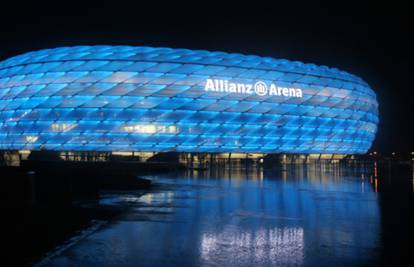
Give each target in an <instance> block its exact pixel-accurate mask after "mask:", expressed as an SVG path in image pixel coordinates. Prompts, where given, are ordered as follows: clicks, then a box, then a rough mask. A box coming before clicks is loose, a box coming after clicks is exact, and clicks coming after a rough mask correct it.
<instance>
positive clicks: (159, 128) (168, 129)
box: [121, 124, 178, 134]
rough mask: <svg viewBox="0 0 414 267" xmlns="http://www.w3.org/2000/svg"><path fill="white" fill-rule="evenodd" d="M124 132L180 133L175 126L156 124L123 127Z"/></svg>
mask: <svg viewBox="0 0 414 267" xmlns="http://www.w3.org/2000/svg"><path fill="white" fill-rule="evenodd" d="M121 129H122V131H124V132H129V133H132V132H135V133H146V134H154V133H178V127H177V126H175V125H170V126H165V125H155V124H136V125H126V126H123V127H122V128H121Z"/></svg>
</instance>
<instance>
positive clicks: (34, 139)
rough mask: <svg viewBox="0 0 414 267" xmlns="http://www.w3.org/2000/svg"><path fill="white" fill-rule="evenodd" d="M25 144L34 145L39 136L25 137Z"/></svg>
mask: <svg viewBox="0 0 414 267" xmlns="http://www.w3.org/2000/svg"><path fill="white" fill-rule="evenodd" d="M25 139H26V142H28V143H34V142H36V141H37V140H38V139H39V136H35V135H28V136H25Z"/></svg>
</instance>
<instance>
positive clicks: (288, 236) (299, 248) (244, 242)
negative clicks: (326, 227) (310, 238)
mask: <svg viewBox="0 0 414 267" xmlns="http://www.w3.org/2000/svg"><path fill="white" fill-rule="evenodd" d="M303 248H304V239H303V228H299V227H297V228H282V229H281V228H273V229H265V228H262V229H258V230H257V231H253V232H240V231H238V230H237V229H231V228H227V229H225V230H224V231H223V232H220V233H204V234H203V235H202V237H201V244H200V252H201V258H202V259H201V260H202V262H204V263H205V264H208V263H213V262H216V259H217V257H218V256H219V257H225V256H226V255H228V256H230V255H231V257H232V258H234V259H237V261H236V262H235V263H237V264H239V265H240V264H246V263H250V262H251V261H253V262H255V263H256V265H257V264H262V265H269V264H281V265H292V264H293V265H302V264H303V257H304V254H303Z"/></svg>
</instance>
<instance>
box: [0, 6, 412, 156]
mask: <svg viewBox="0 0 414 267" xmlns="http://www.w3.org/2000/svg"><path fill="white" fill-rule="evenodd" d="M15 2H17V1H15ZM38 2H40V1H33V3H30V2H29V3H24V2H23V3H15V4H11V3H9V4H7V5H2V7H1V9H0V12H1V15H0V29H1V32H0V33H1V35H0V60H2V59H6V58H8V57H11V56H14V55H18V54H20V53H24V52H28V51H32V50H37V49H43V48H54V47H59V46H68V45H93V44H113V45H137V46H139V45H142V46H164V47H173V48H189V49H205V50H213V51H225V52H237V53H243V54H255V55H259V56H271V57H275V58H286V59H291V60H299V61H303V62H305V63H315V64H317V65H327V66H329V67H336V68H339V69H342V70H345V71H348V72H350V73H352V74H355V75H357V76H360V77H361V78H363V79H364V80H365V81H366V82H367V83H368V84H369V85H370V86H371V87H372V88H373V89H374V90H375V91H376V93H377V98H378V101H379V104H380V125H379V129H378V133H377V138H376V141H375V143H374V145H373V149H375V150H378V151H381V152H392V151H396V152H400V151H401V152H402V151H413V150H414V138H413V137H414V125H413V111H414V107H413V105H412V103H413V101H412V97H413V95H414V93H413V91H414V88H413V87H414V86H413V82H412V79H413V78H414V71H413V68H412V64H413V62H412V61H411V59H412V58H413V41H412V40H411V38H412V37H413V33H414V31H413V25H414V23H412V20H413V19H412V17H413V16H412V11H411V10H412V8H411V7H409V6H408V4H407V5H406V6H403V5H397V3H396V1H393V2H388V1H385V2H387V3H388V4H389V5H391V4H392V6H388V5H386V4H381V3H380V1H376V2H373V3H372V4H369V3H365V4H361V3H360V2H362V1H356V2H354V3H353V2H351V1H330V2H337V3H336V4H325V3H321V2H315V1H313V2H312V1H303V2H300V1H283V2H282V3H283V4H282V3H278V2H277V1H272V4H260V3H259V2H258V1H250V2H249V4H244V5H243V4H241V3H240V2H242V1H239V2H236V3H234V4H233V5H230V4H224V3H225V2H224V1H221V2H217V3H214V2H213V1H208V2H202V1H193V4H188V3H183V4H179V3H178V2H177V1H169V2H170V3H171V4H166V3H163V1H148V2H150V4H148V3H146V4H143V3H140V2H139V1H135V2H133V3H134V4H131V3H127V2H123V1H97V2H87V1H82V2H76V1H67V2H66V3H65V1H53V2H50V3H48V2H47V1H42V3H41V4H40V3H38ZM269 2H271V1H269ZM330 2H327V3H330ZM2 4H3V3H2Z"/></svg>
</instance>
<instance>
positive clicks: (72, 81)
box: [0, 46, 378, 154]
mask: <svg viewBox="0 0 414 267" xmlns="http://www.w3.org/2000/svg"><path fill="white" fill-rule="evenodd" d="M377 124H378V103H377V101H376V95H375V93H374V92H373V91H372V90H371V89H370V87H369V86H368V85H367V84H366V83H365V82H364V81H363V80H362V79H360V78H358V77H356V76H354V75H351V74H349V73H347V72H344V71H340V70H337V69H334V68H328V67H325V66H316V65H313V64H304V63H301V62H297V61H294V62H292V61H288V60H280V59H273V58H268V57H258V56H247V55H241V54H229V53H224V52H208V51H199V50H187V49H170V48H151V47H130V46H77V47H62V48H56V49H48V50H41V51H36V52H31V53H26V54H23V55H20V56H16V57H13V58H10V59H7V60H5V61H3V62H0V149H1V150H39V149H46V150H57V151H112V152H115V151H116V152H121V151H125V152H132V151H141V152H142V151H148V152H169V151H177V152H206V153H284V154H291V153H296V154H311V153H312V154H313V153H318V154H361V153H365V152H366V151H367V150H368V149H369V148H370V146H371V144H372V142H373V140H374V138H375V134H376V131H377Z"/></svg>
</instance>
